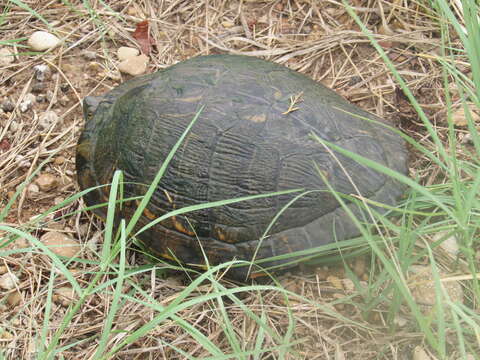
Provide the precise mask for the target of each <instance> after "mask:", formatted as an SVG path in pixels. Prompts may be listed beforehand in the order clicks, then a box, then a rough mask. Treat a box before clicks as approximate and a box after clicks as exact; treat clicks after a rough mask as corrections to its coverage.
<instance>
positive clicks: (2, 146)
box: [0, 139, 11, 151]
mask: <svg viewBox="0 0 480 360" xmlns="http://www.w3.org/2000/svg"><path fill="white" fill-rule="evenodd" d="M10 146H11V145H10V141H8V140H7V139H3V140H2V141H0V150H3V151H8V150H9V149H10Z"/></svg>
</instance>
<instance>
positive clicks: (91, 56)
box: [82, 50, 97, 60]
mask: <svg viewBox="0 0 480 360" xmlns="http://www.w3.org/2000/svg"><path fill="white" fill-rule="evenodd" d="M82 56H83V57H84V58H85V59H86V60H95V59H96V58H97V53H96V52H95V51H90V50H85V51H84V52H83V53H82Z"/></svg>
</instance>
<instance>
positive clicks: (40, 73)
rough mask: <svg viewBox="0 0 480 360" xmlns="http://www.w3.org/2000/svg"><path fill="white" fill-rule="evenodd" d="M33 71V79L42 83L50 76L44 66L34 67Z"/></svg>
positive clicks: (46, 66) (48, 69) (47, 68)
mask: <svg viewBox="0 0 480 360" xmlns="http://www.w3.org/2000/svg"><path fill="white" fill-rule="evenodd" d="M33 71H34V73H35V79H37V81H40V82H42V81H44V80H45V79H46V78H47V77H48V76H49V75H50V68H49V67H48V65H45V64H39V65H35V66H34V67H33Z"/></svg>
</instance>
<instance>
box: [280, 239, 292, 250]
mask: <svg viewBox="0 0 480 360" xmlns="http://www.w3.org/2000/svg"><path fill="white" fill-rule="evenodd" d="M280 240H281V241H282V242H283V243H284V244H285V246H286V247H287V249H288V252H289V253H292V252H293V250H292V247H291V246H290V243H289V241H288V237H286V236H282V237H280Z"/></svg>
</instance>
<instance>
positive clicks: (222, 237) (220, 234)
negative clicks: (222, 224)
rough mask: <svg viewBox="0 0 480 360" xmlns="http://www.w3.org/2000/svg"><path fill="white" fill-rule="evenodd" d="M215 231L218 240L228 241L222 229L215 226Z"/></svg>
mask: <svg viewBox="0 0 480 360" xmlns="http://www.w3.org/2000/svg"><path fill="white" fill-rule="evenodd" d="M215 232H216V233H217V238H218V240H220V241H223V242H228V240H227V237H226V236H225V234H224V233H223V231H222V230H220V229H219V228H216V229H215Z"/></svg>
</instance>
